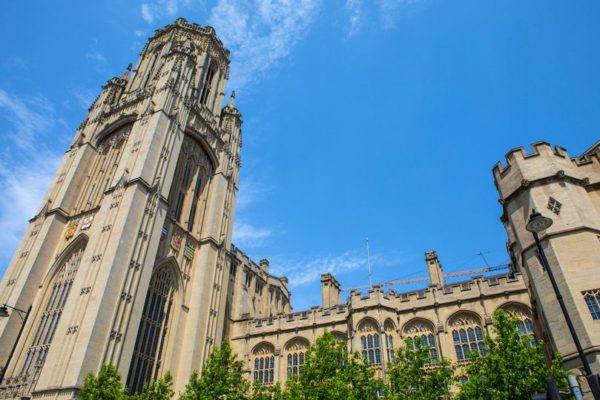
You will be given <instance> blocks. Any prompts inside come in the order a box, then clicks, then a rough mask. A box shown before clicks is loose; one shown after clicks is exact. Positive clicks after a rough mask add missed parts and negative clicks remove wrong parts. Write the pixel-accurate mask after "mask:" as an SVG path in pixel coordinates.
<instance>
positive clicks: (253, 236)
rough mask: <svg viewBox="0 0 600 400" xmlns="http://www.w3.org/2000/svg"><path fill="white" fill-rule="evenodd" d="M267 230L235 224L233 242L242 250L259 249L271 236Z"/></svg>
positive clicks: (249, 225) (243, 223)
mask: <svg viewBox="0 0 600 400" xmlns="http://www.w3.org/2000/svg"><path fill="white" fill-rule="evenodd" d="M272 233H273V232H272V231H271V230H270V229H267V228H259V227H256V226H254V225H252V224H249V223H246V222H236V223H235V225H234V227H233V242H234V243H235V245H236V246H238V247H240V248H242V249H244V248H246V249H248V248H255V247H260V246H262V245H264V244H265V242H266V241H267V239H269V238H270V237H271V235H272Z"/></svg>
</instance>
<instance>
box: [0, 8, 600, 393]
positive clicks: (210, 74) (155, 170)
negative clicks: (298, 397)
mask: <svg viewBox="0 0 600 400" xmlns="http://www.w3.org/2000/svg"><path fill="white" fill-rule="evenodd" d="M228 71H229V52H228V50H226V49H225V48H224V47H223V45H222V43H221V42H220V41H219V39H218V38H217V37H216V35H215V32H214V30H213V29H212V28H210V27H202V26H200V25H197V24H192V23H188V22H187V21H185V20H183V19H179V20H177V21H175V22H174V23H173V24H171V25H169V26H167V27H165V28H164V29H162V30H157V31H156V32H155V34H154V36H153V37H152V38H151V39H150V40H149V42H148V43H147V45H146V46H145V47H144V49H143V50H142V53H141V56H140V59H139V61H138V64H137V65H136V66H135V68H132V67H130V68H128V69H127V70H126V71H125V73H124V74H123V75H122V76H121V77H116V78H113V79H110V80H109V81H108V82H107V84H106V85H105V86H104V87H103V89H102V92H101V94H100V95H99V96H98V98H97V99H96V101H95V102H94V104H93V105H92V107H91V108H90V111H89V115H88V116H87V118H86V119H85V120H84V121H83V123H82V124H81V126H80V127H79V128H78V130H77V132H76V134H75V139H74V140H73V143H72V145H71V146H70V148H69V149H68V150H67V152H66V154H65V156H64V159H63V161H62V163H61V165H60V167H59V169H58V172H57V174H56V176H55V178H54V180H53V182H52V184H51V186H50V188H49V190H48V193H47V194H46V196H45V198H44V200H43V202H42V206H41V207H40V210H39V212H38V213H37V214H36V215H35V216H34V217H33V218H32V219H31V221H30V224H29V227H28V228H27V231H26V232H25V235H24V238H23V240H22V242H21V243H20V245H19V247H18V248H17V250H16V252H15V255H14V258H13V259H12V261H11V263H10V265H9V267H8V269H7V271H6V273H5V275H4V277H3V279H2V282H1V286H0V304H7V305H10V306H13V307H17V308H19V309H22V310H26V309H28V308H29V307H31V313H30V314H29V317H28V318H27V321H26V324H25V326H24V329H23V334H22V335H20V337H19V339H18V340H17V337H18V336H19V330H20V328H21V325H22V321H21V318H20V316H19V314H18V313H17V312H12V313H11V314H10V317H8V318H2V319H0V365H6V363H7V361H8V360H9V358H10V362H9V363H8V366H7V368H6V369H5V370H4V371H3V372H4V380H3V381H2V382H1V383H0V398H6V399H16V398H22V397H26V398H29V397H30V398H34V399H38V398H44V399H71V398H73V397H74V396H75V395H76V393H77V391H78V389H79V388H80V387H81V385H82V383H83V379H84V377H85V375H86V374H87V373H88V372H90V371H92V372H96V371H98V370H99V369H100V367H101V366H102V365H103V364H105V363H112V364H114V365H115V366H116V367H117V368H118V369H119V371H120V372H121V374H122V376H123V377H124V378H125V379H126V381H127V385H128V386H129V387H130V389H131V390H132V391H136V390H139V389H140V388H141V386H142V385H143V384H144V383H145V382H147V381H148V380H150V379H152V378H154V377H156V376H160V375H162V374H163V373H165V372H166V371H170V372H171V373H172V374H173V377H174V386H175V387H174V389H175V391H176V392H179V391H181V390H183V388H184V386H185V384H186V382H187V380H188V379H189V376H190V375H191V373H192V371H194V370H199V371H201V370H202V365H203V362H204V361H205V360H206V357H207V356H208V354H210V351H211V350H212V349H213V348H214V346H215V345H217V344H218V343H219V342H220V341H221V340H222V339H223V338H228V339H229V340H230V341H231V343H232V346H233V348H234V350H235V351H236V352H237V354H238V355H239V357H240V358H241V359H243V360H244V363H245V366H246V372H247V374H248V378H249V379H251V380H258V381H263V382H265V383H271V382H274V381H285V380H286V379H287V378H288V377H289V376H290V375H293V374H295V373H298V372H299V371H300V370H301V367H302V361H303V355H304V351H305V349H306V348H307V347H308V346H309V345H310V343H312V342H314V340H315V338H316V337H318V336H319V335H320V334H322V333H323V332H324V331H325V330H326V329H327V330H329V331H331V332H333V333H334V334H335V335H336V336H337V337H338V338H339V339H340V340H343V341H345V342H346V343H347V348H348V349H349V350H351V351H355V350H356V351H359V352H362V354H363V355H364V356H365V357H366V358H367V359H368V360H370V362H371V363H373V364H375V365H377V368H378V373H379V374H380V375H381V376H385V373H386V368H387V365H388V363H389V361H390V360H391V358H392V354H393V349H394V348H397V346H400V345H401V344H400V343H401V339H402V338H406V337H413V338H414V337H418V338H421V339H422V340H424V341H425V342H426V343H428V345H429V346H430V347H431V352H432V354H434V355H435V356H436V357H442V356H444V357H450V358H452V359H454V360H457V361H459V362H467V361H468V360H466V352H465V350H466V349H467V348H468V349H473V350H478V351H483V349H482V348H481V344H480V342H481V337H482V335H483V334H484V333H485V332H487V331H488V330H489V327H490V323H491V316H492V314H493V312H494V311H495V310H496V309H498V308H504V309H506V310H508V311H509V312H511V313H513V314H515V315H518V316H520V317H521V319H522V321H523V330H524V332H525V333H528V334H530V333H532V330H533V327H534V326H537V327H538V328H539V329H537V332H536V334H537V335H539V336H542V337H544V338H548V339H549V342H550V343H551V344H552V346H553V349H555V350H559V351H561V352H562V353H563V354H565V355H566V356H567V357H566V365H567V366H568V367H569V368H573V367H576V366H577V364H576V359H575V358H574V356H573V352H572V349H571V348H570V347H569V346H570V343H569V340H568V335H567V334H565V333H564V330H565V327H564V326H563V323H562V320H561V319H560V313H559V312H557V311H556V305H555V303H554V302H553V294H552V292H551V290H550V289H549V287H548V283H547V282H546V280H545V278H544V276H543V271H541V270H540V267H539V265H538V264H537V260H536V258H535V253H534V252H533V249H532V244H531V237H530V235H529V234H528V232H526V231H525V230H524V225H523V224H524V223H525V218H526V217H527V215H528V214H529V213H530V211H531V208H533V207H535V208H539V209H544V207H545V206H546V203H547V202H548V201H549V198H548V197H549V196H550V197H552V199H553V201H554V202H551V203H549V204H548V205H549V206H550V205H551V206H552V207H551V208H552V210H553V211H554V212H556V207H559V208H560V212H559V213H560V215H558V216H557V217H556V218H555V219H556V220H557V223H556V224H555V225H554V226H553V227H552V228H551V229H550V230H549V231H548V232H547V233H546V235H544V236H543V240H544V243H545V246H546V247H547V248H548V252H549V258H550V262H551V263H553V265H557V276H558V277H559V279H560V280H561V287H562V288H563V290H564V291H565V294H566V296H565V297H567V301H568V303H569V306H570V307H571V310H572V312H573V315H575V316H576V325H577V327H578V330H579V331H580V333H581V336H582V338H584V344H585V347H586V350H587V351H588V353H589V355H590V361H591V362H593V365H594V368H595V369H596V370H597V369H598V355H597V352H598V348H599V347H598V346H599V341H600V337H599V336H598V335H599V334H600V333H599V332H600V330H598V323H599V321H598V320H593V319H592V316H591V313H590V310H591V309H590V308H589V307H588V303H589V301H588V303H586V300H585V299H589V298H590V296H592V297H593V296H596V294H594V293H597V292H593V291H594V290H596V291H597V289H599V288H600V281H599V279H600V274H599V273H598V272H599V267H598V265H599V264H598V261H600V260H597V258H600V251H599V250H600V248H599V247H598V246H600V242H599V240H598V238H599V237H600V236H599V234H600V220H599V219H598V212H599V207H600V201H599V198H598V191H597V187H598V178H600V168H598V162H599V160H598V152H597V146H596V147H593V148H592V149H590V150H589V151H588V152H586V153H585V154H584V155H582V156H581V157H578V158H575V159H570V158H569V157H568V156H567V155H566V152H565V151H564V150H562V149H556V150H555V151H554V152H553V151H552V150H551V149H550V147H549V146H547V145H545V144H538V145H536V147H535V153H534V154H532V155H525V153H524V152H523V151H521V150H517V151H513V152H511V153H509V155H508V156H507V159H508V163H509V164H508V166H507V167H502V166H498V167H497V168H495V169H494V175H495V177H496V184H497V186H498V190H499V192H500V196H501V200H502V204H503V210H504V213H503V217H502V221H503V222H504V224H505V226H506V229H507V232H508V235H509V246H508V248H509V251H510V254H511V255H512V257H513V263H512V267H511V268H512V269H511V271H510V272H509V273H508V274H503V275H496V276H487V277H483V276H479V277H475V278H472V279H468V280H465V281H463V282H458V283H452V284H446V283H445V282H444V278H445V277H444V274H443V271H442V268H441V265H440V263H439V260H438V258H437V255H436V254H435V252H431V253H427V254H426V266H427V270H428V272H429V277H430V285H429V286H428V287H425V288H423V289H422V290H417V291H412V292H407V293H396V292H394V291H392V290H388V291H387V292H385V291H384V290H382V289H383V288H382V287H379V286H375V287H373V288H372V290H369V291H368V292H367V293H361V292H359V291H356V290H355V291H352V292H350V295H349V297H348V298H347V300H345V301H342V289H341V286H340V283H339V282H338V281H337V280H336V279H335V277H333V276H332V275H330V274H325V275H323V276H322V279H321V284H322V294H323V304H322V306H321V307H313V308H311V309H310V310H305V311H300V312H292V310H291V305H290V296H291V293H290V291H289V289H288V287H287V279H286V278H285V277H276V276H273V275H272V274H270V273H269V262H268V260H261V261H260V262H259V264H256V263H255V262H253V261H252V260H250V259H249V258H248V257H247V256H246V255H245V254H244V253H243V252H242V251H241V250H239V249H237V248H236V247H235V246H233V245H232V243H231V235H232V225H233V218H234V215H235V205H236V195H237V187H238V177H239V171H240V166H241V163H240V149H241V145H242V139H241V124H242V119H241V114H240V113H239V111H238V110H237V109H236V107H235V104H234V95H233V94H232V96H231V98H230V100H229V102H228V104H227V105H225V106H224V107H223V103H224V96H225V86H226V82H227V78H228ZM558 204H560V205H558ZM557 214H558V213H557ZM586 296H587V297H586ZM597 297H598V300H599V301H600V294H599V295H598V296H597ZM593 298H594V299H595V298H596V297H593ZM589 304H591V303H589ZM532 310H533V311H532ZM599 313H600V312H599ZM599 318H600V316H599ZM538 319H539V322H538ZM13 346H14V353H12V352H11V349H12V348H13ZM11 354H12V357H11Z"/></svg>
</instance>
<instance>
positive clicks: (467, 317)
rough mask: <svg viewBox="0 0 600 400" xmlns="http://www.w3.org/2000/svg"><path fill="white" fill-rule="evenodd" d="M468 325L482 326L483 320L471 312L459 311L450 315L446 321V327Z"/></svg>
mask: <svg viewBox="0 0 600 400" xmlns="http://www.w3.org/2000/svg"><path fill="white" fill-rule="evenodd" d="M469 324H477V325H480V326H483V318H481V316H480V315H479V314H478V313H476V312H475V311H471V310H460V311H457V312H455V313H454V314H452V315H450V317H448V319H447V321H446V326H448V327H452V326H460V325H469Z"/></svg>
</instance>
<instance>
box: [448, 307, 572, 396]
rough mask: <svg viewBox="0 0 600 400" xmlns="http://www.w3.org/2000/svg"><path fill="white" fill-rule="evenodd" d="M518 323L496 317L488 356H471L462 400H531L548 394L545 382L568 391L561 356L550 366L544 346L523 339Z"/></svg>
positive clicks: (502, 314) (506, 316)
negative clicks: (552, 379) (554, 381)
mask: <svg viewBox="0 0 600 400" xmlns="http://www.w3.org/2000/svg"><path fill="white" fill-rule="evenodd" d="M518 322H519V319H518V318H517V317H514V316H511V315H509V314H508V313H506V312H505V311H504V310H498V311H496V313H495V314H494V325H493V329H494V333H495V336H494V337H490V336H489V335H486V336H485V338H484V342H485V348H486V353H485V355H479V354H476V353H475V352H473V353H471V354H470V355H469V357H470V359H471V360H472V362H471V363H469V364H468V365H467V366H466V373H467V377H468V379H467V381H466V382H465V383H464V384H463V385H461V391H460V395H459V399H460V400H471V399H483V400H500V399H503V400H504V399H514V400H519V399H531V396H532V394H535V393H543V392H546V378H547V377H553V378H554V379H556V381H557V383H558V385H559V387H560V388H561V389H563V390H566V391H568V388H569V386H568V383H567V379H566V377H567V373H566V371H565V370H563V369H562V368H561V367H560V364H561V360H560V356H559V357H556V358H555V359H554V360H553V362H552V365H550V366H548V365H547V364H546V361H545V359H544V351H543V343H542V342H541V341H538V342H536V341H535V340H534V339H533V338H532V337H530V336H526V335H522V334H521V332H520V331H519V328H518Z"/></svg>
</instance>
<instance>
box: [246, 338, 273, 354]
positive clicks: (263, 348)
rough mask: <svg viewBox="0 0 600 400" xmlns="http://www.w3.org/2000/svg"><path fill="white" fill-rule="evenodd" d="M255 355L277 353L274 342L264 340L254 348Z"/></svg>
mask: <svg viewBox="0 0 600 400" xmlns="http://www.w3.org/2000/svg"><path fill="white" fill-rule="evenodd" d="M252 354H253V355H265V354H275V346H273V344H272V343H270V342H267V341H263V342H260V343H259V344H257V345H256V346H254V347H253V348H252Z"/></svg>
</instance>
